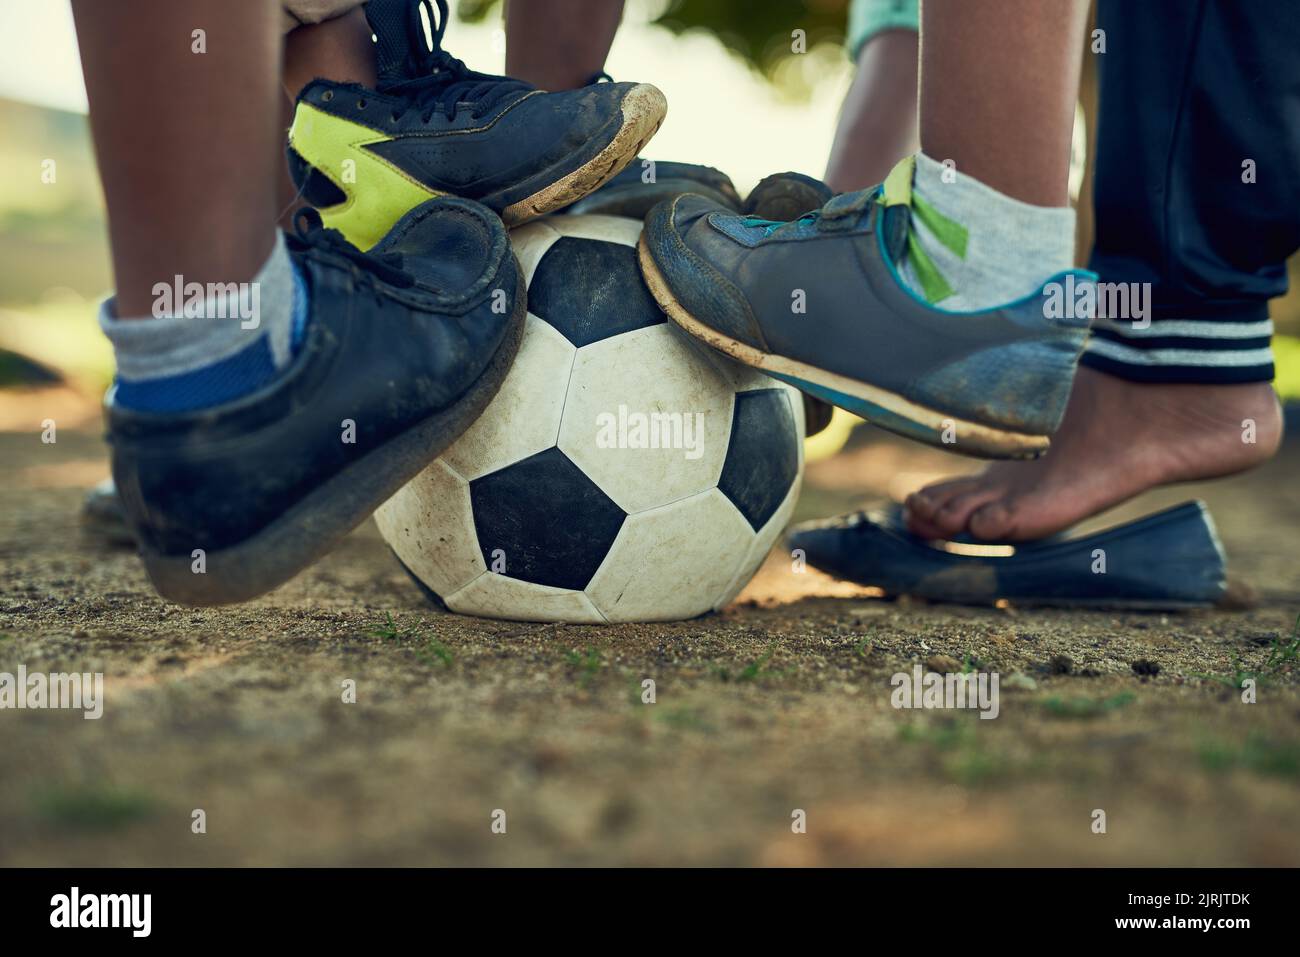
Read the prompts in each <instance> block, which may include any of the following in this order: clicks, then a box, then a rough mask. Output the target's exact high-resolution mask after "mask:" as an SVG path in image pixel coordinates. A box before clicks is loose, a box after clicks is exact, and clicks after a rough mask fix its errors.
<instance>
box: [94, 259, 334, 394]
mask: <svg viewBox="0 0 1300 957" xmlns="http://www.w3.org/2000/svg"><path fill="white" fill-rule="evenodd" d="M154 292H155V295H156V297H157V298H156V299H155V303H154V315H153V317H152V318H145V319H125V320H123V319H118V318H116V317H114V316H113V314H112V304H111V302H106V303H105V304H104V307H103V309H102V310H101V312H100V326H101V327H102V328H103V329H104V332H105V334H107V335H108V338H109V339H110V340H111V341H112V343H113V348H114V353H115V355H116V358H117V377H116V379H115V380H114V387H115V392H114V396H113V401H114V403H116V404H117V405H120V406H122V407H124V408H129V409H136V410H138V411H141V412H160V413H165V412H185V411H191V410H194V409H202V408H208V407H210V406H214V405H220V404H221V403H223V402H229V401H231V400H233V399H237V398H239V397H240V396H242V395H247V394H248V393H250V392H254V391H256V390H257V389H260V388H261V387H262V386H264V385H266V384H267V383H268V382H270V381H271V380H272V379H274V378H275V377H276V375H278V374H279V373H280V371H281V370H282V369H284V368H285V367H286V366H287V365H288V364H289V362H290V361H291V360H292V359H293V357H294V355H295V354H296V353H297V351H298V349H299V348H300V347H301V345H302V342H303V340H304V338H305V337H306V333H307V328H308V320H309V318H310V298H309V292H308V288H307V282H306V280H305V278H304V277H303V275H302V273H301V272H300V270H299V269H298V267H297V265H296V264H295V263H294V262H293V260H291V259H290V258H289V255H288V251H287V250H286V249H285V246H284V239H283V237H282V236H280V235H279V234H278V233H277V237H276V244H275V248H274V249H273V250H272V252H271V256H270V258H268V259H267V261H266V264H265V265H263V267H262V268H261V270H259V271H258V273H257V275H256V276H254V277H253V279H252V280H250V281H249V282H246V283H238V284H227V285H225V286H222V287H220V288H213V287H212V286H211V285H209V286H200V285H199V284H197V283H194V284H190V285H188V286H187V285H186V284H185V282H184V280H183V277H180V276H177V277H173V281H172V282H171V283H158V284H157V285H156V286H155V287H154Z"/></svg>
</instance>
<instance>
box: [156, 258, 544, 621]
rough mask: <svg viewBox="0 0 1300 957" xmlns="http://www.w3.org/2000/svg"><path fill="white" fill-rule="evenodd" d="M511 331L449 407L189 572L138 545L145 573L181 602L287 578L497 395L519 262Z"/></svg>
mask: <svg viewBox="0 0 1300 957" xmlns="http://www.w3.org/2000/svg"><path fill="white" fill-rule="evenodd" d="M516 268H517V269H518V277H519V278H518V285H517V288H516V292H515V311H514V314H513V315H512V316H511V326H510V331H509V332H508V333H507V335H506V338H505V340H504V341H503V342H502V343H501V345H499V346H498V347H497V351H496V355H494V356H493V358H492V361H491V363H489V364H488V367H487V368H486V369H484V370H483V373H482V375H480V376H479V378H478V380H477V381H476V382H475V383H474V385H472V386H471V387H470V389H469V391H467V392H466V393H465V394H464V395H463V396H461V398H460V399H459V400H458V401H457V402H456V403H455V404H454V405H452V406H449V407H448V408H446V409H444V410H443V411H441V412H438V413H436V414H435V415H432V416H430V417H429V418H427V419H425V420H423V421H422V422H420V423H419V424H417V425H414V426H412V427H411V428H409V429H407V430H406V431H405V432H403V433H402V434H401V435H399V436H397V437H395V438H393V439H390V440H389V441H388V442H387V443H385V444H384V445H383V446H381V447H380V448H378V449H375V450H374V451H373V452H371V453H370V454H368V455H366V456H365V457H364V458H362V459H360V460H358V461H356V462H353V463H352V464H351V465H348V466H347V467H346V468H344V469H343V470H341V471H340V472H338V473H337V474H335V475H333V476H331V477H330V478H329V479H327V480H326V481H324V482H322V483H321V484H320V485H319V486H317V487H316V488H315V489H313V490H312V491H311V492H310V493H308V494H307V495H306V496H304V497H303V499H302V500H301V501H299V502H297V503H296V504H295V505H293V506H292V507H291V508H289V509H288V510H287V511H285V512H284V514H282V515H281V516H280V517H279V518H277V519H276V520H275V521H274V522H272V523H271V524H270V525H268V526H266V527H265V528H264V529H262V530H261V531H259V532H258V533H257V534H255V535H253V536H252V537H250V538H247V539H245V540H244V541H242V542H240V543H239V544H238V545H233V546H231V547H230V548H224V549H221V550H220V551H209V552H208V553H207V555H206V556H205V561H206V571H205V573H204V574H195V573H194V572H193V571H192V570H191V565H192V562H193V560H192V559H191V557H189V556H186V555H181V556H176V555H162V554H159V553H158V552H154V551H152V550H150V549H148V548H141V555H142V557H143V559H144V564H145V568H146V570H147V571H148V572H149V578H150V580H151V581H152V582H153V585H154V588H156V589H157V591H158V594H159V595H161V596H162V597H163V598H165V599H167V600H169V601H174V602H178V603H180V604H184V605H228V604H233V603H235V602H242V601H248V600H250V599H253V598H257V597H258V596H260V595H263V594H265V593H267V592H269V591H271V590H272V589H273V588H276V587H278V586H280V585H282V584H284V583H285V582H287V581H289V580H290V579H291V578H293V577H294V576H295V575H297V574H298V573H299V572H301V571H302V570H303V569H305V568H306V567H307V566H308V565H310V564H312V563H313V562H315V561H316V560H317V559H318V558H320V557H321V556H323V555H325V554H326V553H327V552H329V551H330V550H331V549H333V548H334V546H335V545H337V544H338V543H339V542H340V541H341V540H342V539H343V538H344V537H345V536H346V535H347V534H348V533H349V532H351V531H352V530H353V529H354V528H356V527H357V526H358V525H360V524H361V523H362V522H364V521H365V520H366V519H367V518H369V517H370V515H371V514H372V513H373V512H374V510H375V509H376V508H378V507H379V506H380V505H382V504H383V503H384V502H386V501H387V500H388V499H389V498H391V497H392V496H393V495H394V494H395V493H396V492H397V490H398V489H399V488H401V487H402V486H403V485H405V484H406V483H407V482H409V481H410V480H411V479H413V478H414V477H415V476H416V475H417V474H419V472H420V471H421V470H422V469H423V468H425V467H426V466H427V465H428V464H429V463H430V462H432V461H433V460H434V459H436V458H437V457H438V456H439V455H441V454H442V453H443V452H444V451H446V449H447V448H448V447H449V446H450V445H451V444H452V443H453V442H455V441H456V439H457V438H459V437H460V436H461V434H462V433H464V431H465V430H466V429H467V428H469V426H470V425H471V424H472V423H473V422H474V421H475V420H476V419H477V418H478V417H479V415H481V414H482V412H483V410H484V409H485V408H487V405H488V403H489V402H491V401H492V398H493V397H494V396H495V395H496V394H497V390H498V389H500V387H501V383H502V382H503V381H504V380H505V377H506V373H507V372H508V371H509V370H510V365H511V363H512V362H513V361H514V358H515V354H516V353H517V352H518V351H519V344H520V342H521V341H522V340H523V334H524V317H525V314H526V312H527V304H528V295H527V287H526V285H525V284H524V271H523V269H522V268H519V267H518V264H517V263H516Z"/></svg>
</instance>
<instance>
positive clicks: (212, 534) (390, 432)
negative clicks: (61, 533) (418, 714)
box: [106, 199, 527, 605]
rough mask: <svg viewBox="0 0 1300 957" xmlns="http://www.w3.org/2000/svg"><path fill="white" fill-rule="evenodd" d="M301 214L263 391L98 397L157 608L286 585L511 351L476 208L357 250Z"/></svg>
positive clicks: (495, 233) (483, 217)
mask: <svg viewBox="0 0 1300 957" xmlns="http://www.w3.org/2000/svg"><path fill="white" fill-rule="evenodd" d="M300 217H301V218H300V222H299V235H298V236H297V237H289V239H288V246H289V253H290V255H291V256H292V258H293V259H294V261H295V263H296V264H297V266H298V267H299V269H300V271H301V272H302V274H303V276H304V277H305V279H306V281H307V284H308V287H309V291H310V297H311V299H310V321H309V324H308V326H307V330H306V338H305V340H304V341H303V343H302V345H301V347H300V349H299V351H298V353H297V354H296V355H295V357H294V358H293V360H292V361H291V362H290V364H289V365H288V367H287V368H285V369H284V370H283V372H282V373H281V374H280V375H279V376H278V377H277V378H276V379H274V380H273V381H272V382H270V383H269V384H268V385H267V386H265V387H264V388H262V389H260V390H259V391H257V392H254V393H252V394H250V395H246V396H243V397H241V398H239V399H237V400H235V401H233V402H228V403H225V404H222V405H218V406H215V407H211V408H205V409H199V410H195V411H192V412H182V413H167V414H157V413H143V412H137V411H133V410H130V409H126V408H123V407H120V406H118V405H117V404H115V402H114V392H113V391H110V393H109V396H108V398H107V400H106V406H107V408H106V413H107V419H108V439H109V442H110V444H111V446H112V457H113V479H114V481H115V483H116V485H117V489H118V493H119V494H120V496H121V499H122V504H123V506H124V508H125V511H126V515H127V518H128V521H129V524H130V526H131V529H132V531H133V532H134V534H135V537H136V539H137V541H138V542H139V544H140V549H141V552H142V555H143V557H144V563H145V566H146V568H147V569H148V572H149V577H150V578H151V579H152V580H153V583H154V586H155V587H156V588H157V589H158V592H159V594H161V595H162V596H163V597H164V598H168V599H171V600H173V601H178V602H183V603H186V604H194V605H215V604H225V603H229V602H238V601H245V600H247V599H250V598H255V597H257V596H258V595H261V594H263V593H265V592H268V591H270V590H271V589H273V588H275V587H276V586H277V585H280V584H281V583H283V582H285V581H288V580H289V579H290V578H292V577H293V576H294V575H296V574H297V573H298V572H299V571H301V570H302V569H303V568H305V567H306V566H307V565H309V564H310V563H311V562H313V561H315V560H316V559H317V558H319V557H320V556H321V555H323V554H325V553H326V552H327V551H329V550H330V549H331V548H332V547H333V546H334V545H335V544H336V543H337V542H338V541H339V540H340V539H342V538H343V536H344V535H346V534H347V533H348V532H349V531H351V530H352V529H353V528H355V527H356V526H357V525H359V524H360V523H361V522H362V521H363V520H364V519H365V518H366V517H367V516H369V515H370V513H371V512H372V511H374V509H375V508H376V507H378V506H379V505H380V504H381V503H382V502H383V501H384V500H385V499H387V498H388V497H389V496H391V495H392V494H393V493H394V492H395V491H397V489H398V488H399V487H400V486H401V485H402V484H404V483H405V482H407V481H408V480H409V479H411V478H412V477H414V476H415V474H416V473H417V472H419V471H420V469H422V468H424V467H425V466H426V465H428V464H429V462H431V461H433V460H434V459H435V458H437V456H438V455H439V454H440V453H441V452H442V451H443V450H444V449H446V448H447V447H448V446H449V445H450V444H451V443H452V442H453V441H454V440H455V439H456V438H457V437H458V436H460V434H461V433H462V432H464V431H465V429H466V428H467V427H468V426H469V425H470V424H471V423H472V422H473V421H474V420H475V419H476V418H477V417H478V415H479V413H480V412H481V411H482V410H483V408H484V407H485V406H486V405H487V403H488V402H489V400H490V399H491V398H492V396H493V395H494V394H495V393H496V391H497V388H498V387H499V386H500V385H501V381H502V379H503V378H504V377H505V374H506V371H507V369H508V368H509V366H510V362H511V360H512V359H513V357H514V355H515V352H516V350H517V349H518V346H519V341H520V338H521V336H522V332H523V320H524V315H525V310H526V307H527V293H526V291H525V288H524V281H523V274H522V272H521V270H520V269H519V266H518V263H517V262H516V261H515V258H514V254H513V253H512V251H511V248H510V243H509V240H508V239H507V236H506V231H505V228H504V226H503V225H502V224H501V221H500V220H499V219H498V218H497V217H496V216H495V215H493V214H492V212H491V211H490V210H488V209H485V208H484V207H482V206H480V205H478V204H477V203H473V202H470V201H468V200H462V199H438V200H430V201H429V202H426V203H424V204H423V205H420V206H418V207H416V208H415V209H413V210H411V211H410V213H408V214H407V215H406V216H404V217H403V218H402V219H401V220H400V221H399V222H398V223H397V225H396V226H394V227H393V229H392V230H391V232H390V233H389V234H388V235H387V236H386V237H385V238H384V239H383V240H382V241H381V242H380V243H379V244H378V245H377V246H376V247H375V249H374V250H372V251H371V253H370V254H366V253H362V252H361V251H359V250H358V249H357V248H356V247H355V246H353V245H351V244H349V243H348V242H347V241H346V240H344V239H343V237H342V236H341V235H340V234H339V233H337V232H336V231H334V230H330V229H324V228H322V227H321V224H320V219H319V217H318V216H316V214H315V211H314V210H307V211H305V213H304V214H300Z"/></svg>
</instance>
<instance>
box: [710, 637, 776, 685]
mask: <svg viewBox="0 0 1300 957" xmlns="http://www.w3.org/2000/svg"><path fill="white" fill-rule="evenodd" d="M774 654H776V642H775V641H773V642H772V643H771V644H769V645H768V646H767V650H766V651H764V652H763V653H762V654H761V655H759V656H758V658H757V659H755V660H754V661H751V662H750V663H749V664H747V665H745V667H743V668H741V669H740V671H739V672H738V673H736V674H734V675H733V674H732V673H731V670H730V669H728V668H725V667H722V666H719V667H718V668H715V669H714V672H713V673H714V675H715V676H716V677H717V678H718V680H719V681H759V680H762V679H764V678H785V677H788V676H789V675H792V674H794V673H795V670H796V669H794V668H789V669H778V668H769V667H768V664H767V663H768V662H769V661H771V660H772V655H774Z"/></svg>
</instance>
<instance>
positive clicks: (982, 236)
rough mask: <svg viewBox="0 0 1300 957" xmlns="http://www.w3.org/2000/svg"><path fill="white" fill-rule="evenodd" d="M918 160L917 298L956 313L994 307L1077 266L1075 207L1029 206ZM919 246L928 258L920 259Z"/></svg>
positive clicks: (909, 267) (911, 268) (910, 277)
mask: <svg viewBox="0 0 1300 957" xmlns="http://www.w3.org/2000/svg"><path fill="white" fill-rule="evenodd" d="M903 162H904V163H909V162H910V158H909V160H904V161H903ZM915 163H916V172H915V176H914V178H913V180H912V189H911V195H910V198H909V199H910V205H911V206H912V217H911V228H912V237H911V238H910V239H909V242H908V249H909V253H908V255H907V257H906V258H905V259H904V261H903V262H902V264H901V268H900V273H901V275H902V277H903V281H904V282H905V283H907V285H908V287H909V288H910V289H911V290H912V291H913V292H915V293H916V294H917V295H919V296H921V297H922V298H925V299H928V300H929V301H930V302H931V303H933V304H934V305H937V306H941V307H942V308H944V309H947V310H952V311H954V312H973V311H977V310H981V309H991V308H993V307H995V306H1001V305H1005V304H1006V303H1009V302H1013V301H1014V300H1016V299H1021V298H1023V297H1024V296H1027V295H1030V294H1031V293H1035V292H1037V291H1038V290H1039V288H1040V287H1041V286H1042V284H1043V283H1044V282H1045V281H1046V280H1048V279H1050V278H1051V277H1052V276H1053V275H1055V274H1056V273H1058V272H1060V271H1061V270H1063V269H1069V268H1070V267H1071V266H1072V265H1074V218H1075V217H1074V210H1073V209H1072V208H1071V207H1069V206H1032V205H1030V204H1029V203H1022V202H1021V201H1020V200H1018V199H1012V198H1011V197H1010V196H1005V195H1003V194H1002V193H999V192H998V191H997V190H995V189H992V188H991V187H988V186H985V185H984V184H983V183H981V182H980V181H979V180H977V179H975V178H974V177H972V176H968V175H966V174H965V173H962V172H959V171H957V170H955V169H949V168H946V167H945V166H944V165H943V164H942V163H940V162H938V161H936V160H933V159H931V158H930V157H929V156H926V155H925V154H924V153H918V154H917V155H916V157H915ZM899 166H900V167H902V166H903V164H902V163H900V164H899ZM891 178H892V174H891ZM913 243H915V244H916V246H919V248H920V250H921V251H922V253H923V256H922V257H914V256H913V255H912V251H913V250H914V248H915V247H914V246H913ZM925 257H928V259H929V264H927V263H926V262H925V261H924V258H925ZM914 260H916V261H914ZM931 264H932V266H933V268H931Z"/></svg>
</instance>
